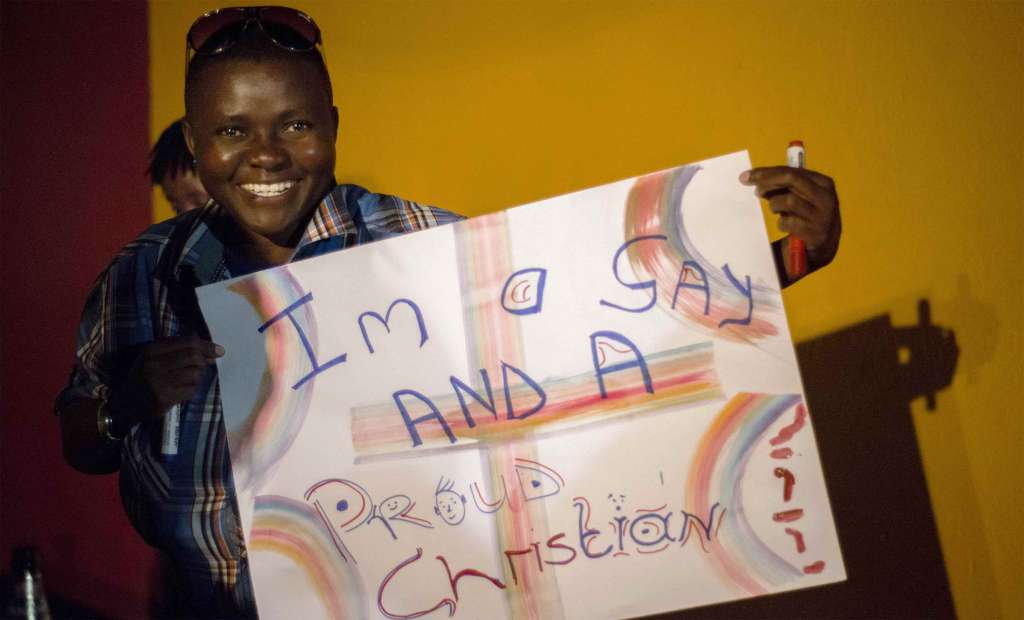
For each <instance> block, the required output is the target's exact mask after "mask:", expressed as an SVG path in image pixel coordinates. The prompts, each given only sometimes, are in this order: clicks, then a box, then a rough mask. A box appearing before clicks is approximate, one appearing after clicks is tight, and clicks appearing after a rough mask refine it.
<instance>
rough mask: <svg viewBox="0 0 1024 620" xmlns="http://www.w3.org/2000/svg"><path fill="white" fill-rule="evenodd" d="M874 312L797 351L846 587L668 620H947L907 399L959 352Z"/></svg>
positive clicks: (931, 329) (930, 328)
mask: <svg viewBox="0 0 1024 620" xmlns="http://www.w3.org/2000/svg"><path fill="white" fill-rule="evenodd" d="M918 318H919V324H918V325H915V326H913V327H893V325H892V323H891V321H890V319H889V316H888V315H883V316H878V317H875V318H873V319H870V320H867V321H864V322H863V323H859V324H856V325H851V326H850V327H847V328H845V329H841V330H839V331H836V332H833V333H831V334H828V335H825V336H822V337H819V338H815V339H813V340H809V341H806V342H801V343H799V344H798V345H797V347H796V349H797V358H798V359H799V361H800V368H801V374H802V376H803V381H804V390H805V392H806V395H807V403H808V407H809V409H810V412H811V417H812V420H813V425H814V431H815V437H816V438H817V442H818V451H819V453H820V454H821V459H822V467H823V468H824V472H825V480H826V483H827V485H828V492H829V497H830V500H831V504H832V512H833V515H834V517H835V522H836V529H837V530H838V532H839V541H840V545H841V547H842V551H843V560H844V564H845V566H846V574H847V580H846V581H845V582H842V583H838V584H831V585H827V586H821V587H817V588H810V589H806V590H797V591H793V592H786V593H783V594H777V595H772V596H765V597H760V598H754V599H746V600H742V601H736V602H732V603H727V604H721V605H715V606H711V607H703V608H698V609H691V610H688V611H685V612H674V613H673V614H669V615H666V616H661V618H663V619H667V618H953V617H956V611H955V609H954V607H953V598H952V595H951V593H950V588H949V581H948V579H947V577H946V569H945V564H944V562H943V558H942V550H941V549H940V547H939V538H938V532H937V530H936V527H935V518H934V515H933V513H932V506H931V502H930V501H929V496H928V487H927V484H926V482H925V476H924V470H923V467H922V463H921V454H920V451H919V449H918V444H917V438H916V434H915V431H914V422H913V419H912V418H911V411H910V401H911V400H913V399H914V398H919V397H922V396H923V397H925V398H926V399H927V401H928V407H929V409H930V410H933V409H934V408H935V392H936V391H937V390H941V389H943V388H945V387H947V386H949V384H950V383H951V381H952V377H953V371H954V370H955V368H956V364H957V358H958V356H959V350H958V349H957V345H956V341H955V338H954V334H953V332H952V331H951V330H948V329H943V328H941V327H938V326H936V325H933V324H932V322H931V307H930V305H929V303H928V301H927V300H921V301H920V302H919V304H918Z"/></svg>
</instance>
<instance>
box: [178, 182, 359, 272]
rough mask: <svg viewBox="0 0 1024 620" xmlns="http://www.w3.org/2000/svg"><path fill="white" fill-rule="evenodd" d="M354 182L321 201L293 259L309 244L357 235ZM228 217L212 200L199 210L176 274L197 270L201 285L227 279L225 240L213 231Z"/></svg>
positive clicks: (179, 255) (345, 242) (189, 231)
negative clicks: (350, 194)
mask: <svg viewBox="0 0 1024 620" xmlns="http://www.w3.org/2000/svg"><path fill="white" fill-rule="evenodd" d="M349 187H350V186H346V185H338V186H336V187H335V188H334V189H333V190H332V191H331V193H329V194H327V196H325V197H324V199H323V200H321V201H320V204H319V205H317V208H316V210H315V211H314V212H313V215H312V217H310V219H309V223H308V224H307V225H306V231H305V232H304V233H303V235H302V238H301V239H300V240H299V243H298V245H297V246H296V248H295V254H293V255H292V256H293V259H294V258H295V257H296V256H297V255H298V254H299V252H300V251H301V250H302V249H303V248H305V247H306V246H311V245H313V244H314V243H317V242H320V241H325V240H328V239H335V238H339V241H341V243H342V245H343V246H344V245H348V243H347V242H348V241H349V237H351V236H354V235H356V233H357V229H356V223H355V220H354V218H353V216H352V210H351V208H350V206H349V204H348V196H347V193H348V192H347V190H348V188H349ZM223 217H227V215H226V214H225V213H224V207H222V206H221V205H219V204H217V203H216V202H213V201H212V200H211V201H210V202H209V203H208V204H207V205H206V206H205V207H203V208H202V209H197V210H196V215H195V216H194V218H193V220H192V223H191V225H190V226H188V227H187V234H186V237H185V239H186V241H185V244H184V246H183V248H182V251H181V252H180V253H179V254H178V259H177V262H176V263H175V265H174V274H175V277H176V278H178V279H179V280H181V279H182V276H183V274H184V272H186V271H191V272H192V273H194V274H195V278H196V282H197V285H198V286H202V285H204V284H210V283H211V282H217V281H220V280H223V279H224V278H225V277H227V276H228V275H229V274H228V273H227V267H226V261H225V256H224V251H225V248H224V243H223V242H222V241H221V240H220V239H219V238H218V237H217V235H216V234H214V232H213V228H214V227H215V226H216V222H217V221H218V220H220V218H223Z"/></svg>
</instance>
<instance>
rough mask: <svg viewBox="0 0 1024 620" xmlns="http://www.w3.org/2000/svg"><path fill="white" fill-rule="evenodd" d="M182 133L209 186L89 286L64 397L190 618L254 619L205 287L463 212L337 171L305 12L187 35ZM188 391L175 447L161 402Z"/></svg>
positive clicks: (325, 80)
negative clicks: (167, 445) (202, 300)
mask: <svg viewBox="0 0 1024 620" xmlns="http://www.w3.org/2000/svg"><path fill="white" fill-rule="evenodd" d="M188 42H189V50H190V52H189V55H190V60H189V62H188V71H187V75H186V85H185V106H186V116H185V120H184V124H183V129H184V136H185V140H186V142H187V143H188V147H189V149H190V150H191V152H192V154H193V156H194V158H195V162H196V164H195V168H196V172H197V174H198V176H199V178H200V179H201V180H202V183H203V185H204V186H205V187H206V188H207V190H208V191H209V194H210V196H211V197H212V198H213V200H212V201H211V202H210V203H209V204H207V205H206V206H205V207H203V208H201V209H196V210H193V211H188V212H186V213H183V214H181V215H179V216H178V217H176V218H174V219H171V220H168V221H166V222H162V223H159V224H156V225H154V226H152V227H150V228H149V229H148V230H147V231H145V232H144V233H143V234H142V235H141V236H140V237H139V238H138V239H136V240H135V241H133V242H132V243H130V244H128V245H127V246H126V247H125V248H123V249H122V250H121V251H120V252H119V253H118V254H117V256H115V257H114V259H113V261H112V262H111V264H110V265H109V266H108V267H107V269H106V270H105V271H104V272H103V273H102V274H101V275H100V277H99V278H98V280H97V282H96V284H95V285H94V287H93V290H92V292H91V293H90V295H89V297H88V300H87V302H86V306H85V310H84V312H83V315H82V321H81V325H80V329H79V340H78V349H77V360H76V364H75V367H74V370H73V373H72V376H71V379H70V382H69V384H68V386H67V387H66V388H65V389H64V391H63V392H62V393H61V394H60V396H59V397H58V399H57V404H56V409H57V413H58V415H59V420H60V423H61V431H62V439H63V449H64V455H65V459H66V460H67V461H68V462H69V463H70V464H71V465H72V466H73V467H75V468H76V469H79V470H80V471H83V472H87V473H111V472H115V471H119V472H120V477H121V485H120V486H121V496H122V500H123V504H124V507H125V510H126V512H127V514H128V517H129V519H130V520H131V522H132V524H133V525H134V526H135V528H136V529H137V530H138V531H139V533H140V534H141V535H142V537H143V538H144V539H145V540H146V541H147V542H148V543H150V544H151V545H153V546H155V547H157V548H158V549H160V550H161V552H162V553H163V554H165V555H166V557H167V558H169V561H170V563H171V564H172V565H173V566H174V568H175V571H176V573H177V577H178V579H177V582H178V584H179V585H180V587H181V588H182V589H183V590H184V591H183V592H182V593H181V596H180V598H181V599H182V600H183V601H185V602H187V604H188V605H189V606H190V607H189V609H188V610H187V614H188V616H189V617H254V616H255V615H256V612H255V604H254V602H253V596H252V588H251V584H250V580H249V572H248V567H247V564H246V560H245V556H244V553H243V542H242V534H241V529H240V526H239V518H238V510H237V507H236V505H235V494H234V491H233V488H232V478H231V470H230V463H229V460H228V456H227V449H226V443H225V436H224V426H223V424H222V421H221V415H222V406H221V401H220V398H219V389H218V385H217V373H216V367H215V366H214V361H215V360H216V359H217V357H219V356H220V355H222V354H223V349H222V348H220V347H219V346H217V345H215V344H213V343H212V342H210V341H209V334H208V331H207V329H206V326H205V324H204V322H203V319H202V316H201V314H200V311H199V307H198V303H197V301H196V296H195V288H196V287H197V286H202V285H203V284H208V283H210V282H215V281H219V280H224V279H227V278H231V277H236V276H240V275H243V274H247V273H250V272H252V271H255V270H258V269H263V268H266V267H271V266H275V265H282V264H285V263H287V262H289V261H293V260H299V259H302V258H307V257H310V256H316V255H319V254H323V253H325V252H331V251H334V250H339V249H342V248H345V247H350V246H354V245H357V244H361V243H367V242H370V241H374V240H376V239H381V238H386V237H391V236H395V235H399V234H402V233H406V232H410V231H413V230H418V229H421V228H429V227H432V226H437V225H440V224H445V223H448V222H452V221H455V220H457V219H459V218H458V216H456V215H453V214H451V213H448V212H446V211H441V210H439V209H433V208H430V207H425V206H421V205H418V204H416V203H413V202H409V201H406V200H402V199H400V198H397V197H394V196H387V195H383V194H375V193H372V192H369V191H367V190H365V189H363V188H361V187H357V186H355V185H336V183H335V181H334V160H335V139H336V138H337V131H338V111H337V109H336V108H335V107H334V104H333V99H332V91H331V82H330V78H329V76H328V73H327V68H326V67H325V65H324V61H323V58H322V57H321V55H320V52H319V50H318V49H317V46H318V44H319V42H320V33H319V30H318V29H317V27H316V25H315V24H314V23H313V22H312V20H310V19H309V18H308V17H306V16H305V15H303V14H302V13H299V12H298V11H293V10H291V9H283V8H266V9H227V10H222V11H217V12H213V13H210V14H207V15H206V16H203V17H201V18H199V19H198V20H197V21H196V22H195V24H194V25H193V26H192V29H191V30H190V32H189V36H188ZM177 403H182V409H181V429H180V433H181V434H180V445H179V448H178V454H177V455H176V456H174V457H173V458H170V459H167V458H161V456H160V444H161V436H162V429H163V423H162V418H163V416H164V415H165V414H166V413H167V411H168V410H169V409H170V408H171V407H172V406H174V405H175V404H177Z"/></svg>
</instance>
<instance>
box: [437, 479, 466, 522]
mask: <svg viewBox="0 0 1024 620" xmlns="http://www.w3.org/2000/svg"><path fill="white" fill-rule="evenodd" d="M454 487H455V481H454V480H448V481H447V482H446V481H445V478H444V476H441V479H440V480H439V481H438V482H437V489H436V490H435V491H434V513H435V514H436V515H437V516H439V517H441V519H442V520H443V521H444V522H445V523H447V524H448V525H458V524H460V523H462V520H463V519H465V518H466V496H465V495H460V494H459V493H457V492H456V491H454Z"/></svg>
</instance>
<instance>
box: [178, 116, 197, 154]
mask: <svg viewBox="0 0 1024 620" xmlns="http://www.w3.org/2000/svg"><path fill="white" fill-rule="evenodd" d="M181 133H182V134H183V135H184V136H185V146H187V147H188V152H189V153H190V154H191V155H192V160H193V161H195V158H196V149H195V138H194V137H193V136H192V125H189V124H188V121H187V120H185V119H181Z"/></svg>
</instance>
